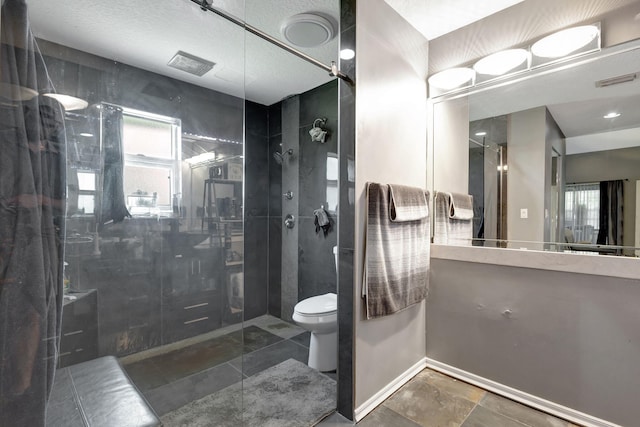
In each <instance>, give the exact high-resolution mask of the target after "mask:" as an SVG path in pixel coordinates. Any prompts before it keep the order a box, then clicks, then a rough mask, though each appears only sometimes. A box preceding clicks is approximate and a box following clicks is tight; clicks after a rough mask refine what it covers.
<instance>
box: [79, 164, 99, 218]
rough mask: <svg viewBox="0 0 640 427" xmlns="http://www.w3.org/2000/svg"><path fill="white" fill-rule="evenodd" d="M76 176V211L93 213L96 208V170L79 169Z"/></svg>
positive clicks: (87, 213) (84, 213)
mask: <svg viewBox="0 0 640 427" xmlns="http://www.w3.org/2000/svg"><path fill="white" fill-rule="evenodd" d="M76 175H77V177H78V211H79V212H81V213H82V214H83V215H93V214H94V212H95V209H96V176H97V175H96V172H95V171H91V170H79V171H78V172H77V174H76Z"/></svg>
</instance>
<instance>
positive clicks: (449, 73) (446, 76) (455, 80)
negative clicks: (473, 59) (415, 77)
mask: <svg viewBox="0 0 640 427" xmlns="http://www.w3.org/2000/svg"><path fill="white" fill-rule="evenodd" d="M475 75H476V72H475V71H473V70H472V69H471V68H465V67H456V68H449V69H448V70H444V71H440V72H439V73H437V74H434V75H433V76H431V77H429V80H428V81H429V84H430V85H431V86H433V87H435V88H438V89H443V90H451V89H455V88H457V87H459V86H462V85H463V84H465V83H468V82H471V81H472V80H473V78H474V77H475Z"/></svg>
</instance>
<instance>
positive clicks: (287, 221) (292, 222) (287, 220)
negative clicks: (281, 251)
mask: <svg viewBox="0 0 640 427" xmlns="http://www.w3.org/2000/svg"><path fill="white" fill-rule="evenodd" d="M284 225H285V226H286V227H287V228H293V227H294V226H295V225H296V219H295V218H294V216H293V215H291V214H288V215H287V216H286V217H285V219H284Z"/></svg>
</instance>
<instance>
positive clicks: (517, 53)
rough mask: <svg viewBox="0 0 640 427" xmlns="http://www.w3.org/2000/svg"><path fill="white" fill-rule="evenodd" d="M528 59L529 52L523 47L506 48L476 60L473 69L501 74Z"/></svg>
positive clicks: (494, 74)
mask: <svg viewBox="0 0 640 427" xmlns="http://www.w3.org/2000/svg"><path fill="white" fill-rule="evenodd" d="M528 60H529V52H527V51H526V50H524V49H507V50H502V51H500V52H496V53H493V54H491V55H489V56H486V57H484V58H482V59H481V60H479V61H478V62H476V63H475V64H474V65H473V69H474V70H476V73H478V74H487V75H490V76H501V75H503V74H506V73H508V72H509V71H511V70H513V69H514V68H516V67H518V66H520V65H522V64H523V63H524V62H525V61H528Z"/></svg>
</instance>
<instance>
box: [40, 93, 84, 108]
mask: <svg viewBox="0 0 640 427" xmlns="http://www.w3.org/2000/svg"><path fill="white" fill-rule="evenodd" d="M42 96H48V97H49V98H53V99H55V100H56V101H58V102H59V103H60V104H62V106H63V107H64V110H65V111H73V110H82V109H84V108H87V107H88V106H89V103H88V102H87V101H85V100H84V99H80V98H76V97H75V96H71V95H62V94H60V93H43V94H42Z"/></svg>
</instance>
